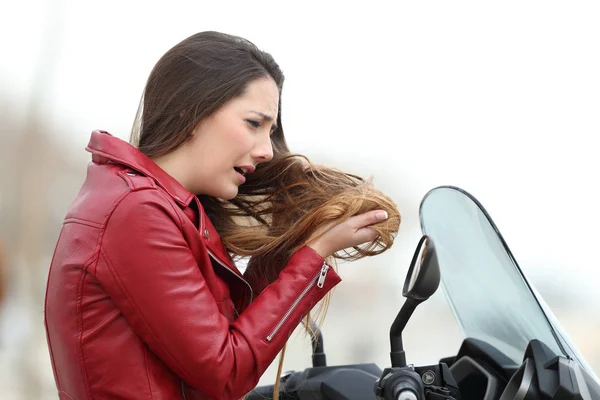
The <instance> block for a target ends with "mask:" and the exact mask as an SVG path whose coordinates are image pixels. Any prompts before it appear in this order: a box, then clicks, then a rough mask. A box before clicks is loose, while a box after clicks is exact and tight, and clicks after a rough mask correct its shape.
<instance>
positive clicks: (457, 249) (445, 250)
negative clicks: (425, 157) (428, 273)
mask: <svg viewBox="0 0 600 400" xmlns="http://www.w3.org/2000/svg"><path fill="white" fill-rule="evenodd" d="M420 219H421V229H422V231H423V234H425V235H428V236H429V237H430V238H431V239H432V240H433V242H434V243H435V247H436V250H437V255H438V261H439V265H440V271H441V276H442V287H443V289H444V292H445V295H446V298H447V300H448V302H449V304H450V307H451V309H452V311H453V312H454V315H455V317H456V318H457V320H458V323H459V325H460V327H461V329H462V331H463V334H464V335H465V336H466V337H470V338H475V339H480V340H483V341H485V342H488V343H489V344H491V345H493V346H494V347H496V348H497V349H498V350H500V351H501V352H503V353H504V354H505V355H507V356H508V357H510V358H511V359H512V360H514V361H515V364H516V365H519V364H521V362H522V361H523V356H524V353H525V350H526V348H527V345H528V344H529V342H530V341H531V340H532V339H538V340H540V341H542V342H544V343H545V344H546V345H547V346H548V347H550V349H552V350H553V351H554V352H555V353H556V354H562V355H565V356H569V357H570V358H572V359H574V360H576V361H577V362H578V363H579V364H580V365H581V366H582V367H583V368H584V369H586V370H587V371H588V372H589V373H591V374H592V375H593V372H592V370H591V369H590V368H589V366H588V365H587V363H586V362H585V360H584V359H583V357H581V355H580V354H579V353H578V351H577V350H576V348H575V346H574V345H572V343H571V342H570V341H569V339H568V337H567V335H566V334H565V333H564V331H562V329H561V328H560V327H559V325H558V323H557V322H556V319H555V317H554V315H553V314H552V313H551V311H550V310H549V308H548V307H547V305H546V304H545V303H544V301H543V300H542V298H541V297H540V296H539V294H537V292H535V293H534V290H533V289H532V287H531V286H530V284H529V283H528V282H527V280H526V278H525V276H524V275H523V273H522V271H521V269H520V268H519V266H518V265H517V262H516V260H515V259H514V257H513V255H512V254H511V252H510V250H509V248H508V246H507V245H506V243H505V242H504V239H503V238H502V236H501V235H500V232H498V230H497V228H496V226H495V224H494V223H493V221H492V219H491V218H490V216H489V215H488V213H487V212H486V211H485V209H484V208H483V206H481V204H480V203H479V202H478V201H477V200H476V199H475V198H474V197H472V196H471V195H470V194H468V193H466V192H465V191H463V190H461V189H459V188H455V187H439V188H436V189H433V190H432V191H430V192H429V193H427V195H426V196H425V197H424V199H423V201H422V202H421V207H420Z"/></svg>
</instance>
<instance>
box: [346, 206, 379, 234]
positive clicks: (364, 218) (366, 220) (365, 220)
mask: <svg viewBox="0 0 600 400" xmlns="http://www.w3.org/2000/svg"><path fill="white" fill-rule="evenodd" d="M387 218H388V214H387V212H385V211H383V210H376V211H369V212H366V213H364V214H360V215H356V216H354V217H352V218H350V219H349V220H348V222H350V223H351V225H352V226H354V227H355V228H356V229H357V230H358V229H361V228H364V227H366V226H369V225H374V224H376V223H378V222H381V221H385V220H386V219H387Z"/></svg>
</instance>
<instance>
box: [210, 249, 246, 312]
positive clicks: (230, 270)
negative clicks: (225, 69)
mask: <svg viewBox="0 0 600 400" xmlns="http://www.w3.org/2000/svg"><path fill="white" fill-rule="evenodd" d="M206 251H207V252H208V255H209V256H210V257H211V258H212V259H213V260H215V261H216V262H217V263H218V264H219V265H221V266H222V267H223V268H225V269H226V270H227V271H229V272H231V273H232V274H233V275H234V276H235V277H236V278H238V279H239V280H241V281H242V282H244V284H245V285H246V286H248V289H250V301H249V302H248V304H250V303H252V300H253V299H254V292H253V291H252V286H250V284H249V283H248V281H246V280H245V279H244V278H242V277H241V276H239V275H238V274H236V273H235V271H233V270H232V269H231V268H229V266H228V265H226V264H224V263H222V262H221V260H219V259H218V258H217V256H215V255H214V253H213V252H212V251H210V250H208V249H206ZM235 312H236V313H237V310H235Z"/></svg>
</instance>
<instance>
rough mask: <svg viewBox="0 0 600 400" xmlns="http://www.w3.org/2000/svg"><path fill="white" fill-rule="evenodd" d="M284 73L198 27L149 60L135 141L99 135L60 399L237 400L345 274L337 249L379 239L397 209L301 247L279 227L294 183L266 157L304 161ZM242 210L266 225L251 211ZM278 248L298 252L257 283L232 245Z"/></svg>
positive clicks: (61, 350) (63, 320)
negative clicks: (334, 265) (285, 96)
mask: <svg viewBox="0 0 600 400" xmlns="http://www.w3.org/2000/svg"><path fill="white" fill-rule="evenodd" d="M282 84H283V75H282V73H281V71H280V69H279V67H278V66H277V64H276V63H275V61H274V60H273V59H272V58H271V56H270V55H268V54H266V53H264V52H261V51H259V50H258V49H257V48H256V47H255V46H254V45H252V44H251V43H249V42H248V41H246V40H244V39H241V38H237V37H233V36H229V35H225V34H220V33H216V32H204V33H199V34H196V35H193V36H191V37H189V38H187V39H186V40H184V41H182V42H181V43H179V44H177V45H176V46H175V47H173V48H172V49H171V50H169V51H168V52H167V53H166V54H165V55H164V56H163V57H162V58H161V59H160V60H159V61H158V63H157V64H156V66H155V68H154V69H153V71H152V72H151V74H150V77H149V79H148V82H147V85H146V88H145V92H144V96H143V99H142V103H141V104H140V111H139V112H138V117H137V118H136V120H137V127H136V129H135V130H134V132H135V135H134V136H135V138H134V143H135V144H136V146H135V147H134V146H132V145H130V144H128V143H126V142H123V141H121V140H119V139H117V138H115V137H113V136H111V135H110V134H108V133H106V132H103V131H94V132H93V133H92V136H91V139H90V142H89V145H88V147H87V150H88V151H89V152H91V154H92V161H93V162H92V163H91V164H90V165H89V168H88V174H87V178H86V180H85V182H84V184H83V186H82V188H81V191H80V193H79V194H78V196H77V198H76V199H75V201H74V203H73V204H72V206H71V208H70V210H69V211H68V214H67V216H66V218H65V221H64V225H63V229H62V231H61V234H60V237H59V239H58V243H57V246H56V251H55V255H54V258H53V261H52V265H51V267H50V272H49V279H48V287H47V293H46V304H45V323H46V331H47V338H48V344H49V350H50V354H51V359H52V367H53V370H54V377H55V380H56V384H57V387H58V391H59V397H60V399H77V400H82V399H95V400H100V399H182V398H183V399H239V398H240V397H242V396H244V395H245V394H246V393H248V392H249V391H250V390H251V389H252V388H253V387H254V386H255V385H256V383H257V382H258V380H259V378H260V376H261V375H262V373H263V372H264V371H265V369H266V368H267V367H268V366H269V365H270V364H271V362H272V361H273V359H274V358H275V357H276V355H277V354H278V352H279V351H280V350H281V349H282V348H283V346H284V344H285V342H286V340H287V339H288V337H289V336H290V334H291V333H292V331H293V330H294V329H295V328H296V327H297V325H298V324H299V323H300V322H301V319H302V318H303V317H304V316H305V315H307V313H308V312H309V311H310V310H311V309H312V308H313V307H314V306H315V305H316V304H317V303H318V302H319V301H320V300H321V299H323V297H324V296H325V295H326V294H327V293H328V292H329V291H330V290H331V289H332V288H333V287H334V286H335V285H337V284H338V283H339V282H340V277H339V276H338V275H337V273H336V272H335V271H334V270H333V269H331V268H330V266H329V264H328V263H326V262H325V259H326V258H328V257H330V256H332V255H334V253H336V252H338V251H340V250H343V249H346V248H350V247H356V246H359V245H361V244H363V243H368V242H371V243H372V242H373V241H375V240H377V239H378V235H379V234H380V233H381V232H380V231H377V230H375V229H373V228H370V227H369V226H370V225H372V224H375V223H377V222H381V221H383V220H385V219H386V218H387V213H386V212H385V211H379V210H371V211H369V212H365V213H360V214H358V215H354V216H353V217H351V218H340V217H339V216H338V217H335V218H334V219H331V218H330V219H329V221H327V220H322V221H320V224H314V223H313V225H312V228H307V227H304V228H303V229H302V232H303V234H304V236H302V235H300V236H298V235H296V236H294V237H295V238H296V242H297V241H298V238H303V242H302V244H301V245H300V246H298V245H297V244H298V243H296V244H290V243H291V242H289V240H288V242H286V243H287V244H285V243H284V244H281V243H280V242H278V241H280V239H281V238H280V237H279V236H277V235H278V234H275V236H274V235H273V234H272V228H274V227H276V226H279V227H280V228H281V227H282V226H283V225H282V223H276V222H275V221H276V220H279V221H284V220H285V221H287V220H289V216H290V215H291V214H289V213H288V214H285V215H287V218H283V219H282V218H280V217H279V216H281V215H283V214H282V213H278V212H275V209H274V207H275V205H277V204H278V205H279V206H281V205H282V204H286V203H285V201H287V200H281V199H283V197H281V196H280V195H281V194H282V193H292V192H293V191H289V190H288V191H284V192H282V191H278V192H277V193H278V196H279V197H277V198H279V199H280V200H281V201H275V198H274V197H273V198H271V201H268V199H269V196H270V194H272V193H273V191H274V190H275V188H276V186H277V185H280V184H281V182H282V180H281V179H278V178H277V179H274V178H273V177H274V176H276V175H273V173H272V168H271V170H269V168H270V167H269V165H270V164H273V163H276V162H277V160H280V161H281V162H282V163H285V165H286V166H287V167H286V171H287V170H289V171H292V170H294V168H295V171H298V165H299V164H298V158H290V157H288V155H289V152H288V149H287V145H286V143H285V139H284V135H283V130H282V127H281V110H280V104H281V102H280V96H281V88H282ZM280 165H284V164H279V166H280ZM288 167H289V168H288ZM277 168H279V167H277ZM307 168H308V169H310V168H311V166H310V164H308V163H304V164H303V165H302V166H301V168H300V171H306V169H307ZM269 171H271V172H269ZM280 172H281V171H280ZM301 174H302V172H296V175H297V176H300V175H301ZM306 174H308V172H306ZM313 175H314V174H313ZM286 176H288V177H289V174H288V175H286ZM332 176H333V175H332ZM346 186H348V185H346ZM238 192H239V193H238ZM256 199H259V200H256ZM227 200H231V201H227ZM267 203H268V204H270V205H271V206H270V207H271V208H268V207H267V208H261V209H259V208H260V204H267ZM306 204H308V203H306ZM311 204H314V202H313V203H311ZM232 207H233V208H232ZM311 207H313V206H311ZM367 208H368V207H367ZM371 208H373V207H372V206H371ZM236 210H237V211H236ZM265 210H266V211H265ZM348 212H353V211H348ZM265 214H269V215H270V218H267V217H264V215H265ZM354 214H356V212H354ZM244 215H245V216H253V217H254V219H255V220H256V221H259V225H262V227H263V228H266V230H265V229H262V230H261V231H257V230H256V228H257V226H256V225H253V226H250V225H248V226H244V225H243V223H239V218H237V219H236V217H240V216H244ZM261 215H262V217H261ZM278 218H279V219H278ZM299 218H300V219H301V220H302V221H306V220H309V219H310V218H309V219H307V218H308V217H307V218H304V219H303V218H302V217H301V216H300V217H299ZM313 220H314V215H313ZM342 220H343V221H342ZM236 221H238V222H236ZM323 221H325V222H329V224H324V223H323ZM286 224H288V225H286V230H289V229H287V228H291V226H290V224H289V223H288V222H286ZM317 228H318V229H317ZM245 229H246V230H245ZM270 230H271V231H270ZM240 232H258V233H256V234H255V236H254V237H248V238H246V236H244V234H241V236H240ZM282 232H283V233H284V239H285V238H286V237H287V238H288V239H289V236H285V232H286V231H285V230H284V231H282ZM282 232H280V233H282ZM307 232H310V233H311V236H310V238H307V237H306V233H307ZM246 235H247V234H246ZM221 237H224V238H225V237H227V238H228V241H225V242H226V243H224V241H223V240H221ZM236 238H238V239H237V241H236ZM240 238H241V239H240ZM257 238H260V240H258V239H257ZM307 239H309V240H307ZM253 240H254V241H253ZM257 240H258V241H257ZM269 240H270V241H269ZM286 240H287V239H286ZM244 243H248V245H245V244H244ZM273 243H279V244H281V245H280V246H279V247H277V246H276V245H274V244H273ZM226 244H227V246H226ZM269 246H271V247H269ZM244 249H245V250H244ZM261 249H262V250H263V252H262V253H261ZM269 249H271V250H273V249H275V250H274V252H273V251H271V252H270V253H269V252H268V251H269ZM281 249H287V250H288V253H289V254H288V255H289V257H285V258H286V259H285V260H284V259H281V260H282V262H283V263H282V264H281V265H277V266H276V273H275V272H273V271H274V270H270V271H271V274H270V275H269V274H262V275H261V274H257V273H256V271H260V268H249V270H250V271H254V272H255V273H254V275H253V279H252V284H250V283H249V282H248V280H246V279H245V278H244V276H243V275H242V274H241V273H240V272H239V270H238V269H237V268H236V267H235V265H234V263H233V261H232V258H231V257H230V253H233V254H234V255H252V254H256V255H257V257H256V258H255V259H256V260H260V256H261V255H262V256H263V259H264V254H272V255H273V257H268V260H267V263H268V262H270V263H271V264H272V263H274V262H275V261H277V260H279V259H280V258H277V257H276V255H279V256H281V254H284V253H285V251H283V252H282V251H281ZM243 252H245V254H241V253H243ZM265 252H267V253H265ZM253 261H255V260H254V259H253V260H252V262H253ZM252 262H251V263H252ZM262 267H264V265H262ZM273 274H275V276H274V277H273V276H272V275H273Z"/></svg>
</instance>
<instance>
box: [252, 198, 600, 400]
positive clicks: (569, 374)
mask: <svg viewBox="0 0 600 400" xmlns="http://www.w3.org/2000/svg"><path fill="white" fill-rule="evenodd" d="M419 216H420V222H421V230H422V234H423V236H422V237H421V239H420V241H419V243H418V245H417V248H416V250H415V253H414V256H413V259H412V261H411V264H410V268H409V270H408V273H407V276H406V280H405V283H404V287H403V293H402V294H403V296H404V297H405V298H406V301H405V303H404V305H403V306H402V307H401V309H400V312H399V313H398V315H397V316H396V319H395V320H394V321H393V323H392V325H391V328H390V363H391V365H390V366H389V367H387V368H385V369H383V371H382V370H381V369H380V368H379V367H378V366H377V365H375V364H356V365H337V366H327V363H326V357H325V352H324V346H323V337H322V334H321V333H320V332H318V334H317V335H315V338H314V339H313V342H312V350H313V358H312V360H313V366H312V367H311V368H306V369H305V370H304V371H298V372H290V373H287V374H285V375H284V376H282V377H281V381H280V390H279V398H280V399H281V400H292V399H299V400H308V399H311V400H359V399H360V400H370V399H373V400H375V399H376V400H571V399H573V400H600V380H599V379H598V377H597V376H596V375H595V374H594V372H593V371H592V369H591V368H590V367H589V366H588V364H587V363H586V362H585V360H584V359H583V357H582V356H581V355H580V354H579V352H578V350H577V348H576V347H575V346H574V345H573V344H572V342H571V341H570V339H569V338H568V336H567V334H566V333H565V332H564V331H563V330H562V328H561V327H560V326H559V324H558V323H557V321H556V318H555V317H554V315H553V314H552V312H551V311H550V309H549V308H548V306H547V305H546V303H545V302H544V301H543V299H542V297H541V296H540V295H539V293H538V292H537V291H536V290H535V288H533V286H532V285H531V284H530V283H529V282H528V281H527V278H526V277H525V275H524V274H523V272H522V270H521V269H520V267H519V266H518V264H517V262H516V260H515V258H514V256H513V254H512V253H511V251H510V249H509V248H508V245H507V244H506V242H505V241H504V239H503V237H502V235H501V234H500V232H499V231H498V229H497V227H496V225H495V224H494V222H493V221H492V219H491V217H490V215H489V214H488V213H487V211H486V210H485V209H484V207H483V206H482V205H481V203H480V202H479V201H478V200H477V199H476V198H475V197H473V196H472V195H471V194H469V193H467V192H466V191H464V190H462V189H460V188H457V187H452V186H440V187H437V188H435V189H433V190H431V191H429V192H428V193H427V194H426V195H425V197H424V198H423V200H422V202H421V205H420V209H419ZM440 283H441V284H442V287H443V290H444V293H445V295H446V299H447V301H448V303H449V305H450V308H451V309H452V312H453V314H454V316H455V317H456V319H457V321H458V323H459V325H460V327H461V329H462V331H463V334H464V336H465V339H464V341H463V342H462V345H461V347H460V349H459V351H458V353H457V354H456V355H453V356H450V357H445V358H441V359H440V360H439V363H438V364H435V365H426V366H414V365H412V364H407V362H406V354H405V351H404V347H403V343H402V331H403V330H404V328H405V327H406V325H407V323H408V322H409V319H410V317H411V316H412V314H413V312H414V311H415V309H416V308H417V306H418V305H419V304H420V303H422V302H424V301H426V300H427V299H428V298H429V297H431V295H433V294H434V293H435V292H436V290H437V289H438V287H439V285H440ZM516 307H518V308H517V309H518V312H515V308H516ZM272 393H273V386H263V387H258V388H256V389H255V390H254V391H252V392H251V393H249V394H248V396H247V397H246V399H248V400H258V399H261V400H264V399H271V398H272Z"/></svg>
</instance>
